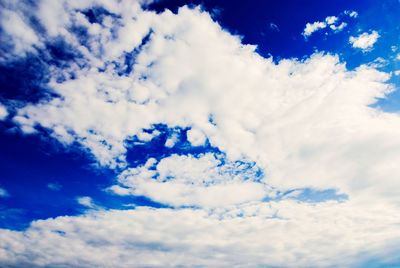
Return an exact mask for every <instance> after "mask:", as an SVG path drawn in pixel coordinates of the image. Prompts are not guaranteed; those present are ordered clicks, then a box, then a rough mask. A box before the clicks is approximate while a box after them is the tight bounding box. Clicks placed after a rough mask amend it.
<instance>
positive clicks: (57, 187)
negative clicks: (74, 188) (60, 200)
mask: <svg viewBox="0 0 400 268" xmlns="http://www.w3.org/2000/svg"><path fill="white" fill-rule="evenodd" d="M47 188H49V189H50V190H52V191H59V190H61V188H62V186H61V184H59V183H58V182H54V183H48V184H47Z"/></svg>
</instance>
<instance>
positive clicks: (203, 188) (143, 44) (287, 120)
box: [0, 0, 400, 267]
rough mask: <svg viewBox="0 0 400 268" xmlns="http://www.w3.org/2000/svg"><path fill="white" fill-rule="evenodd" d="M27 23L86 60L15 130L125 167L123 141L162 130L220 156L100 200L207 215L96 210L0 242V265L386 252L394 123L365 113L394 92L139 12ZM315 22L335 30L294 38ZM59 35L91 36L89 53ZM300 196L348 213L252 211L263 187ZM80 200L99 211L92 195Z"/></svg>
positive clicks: (341, 257) (118, 9)
mask: <svg viewBox="0 0 400 268" xmlns="http://www.w3.org/2000/svg"><path fill="white" fill-rule="evenodd" d="M96 5H100V6H103V7H104V8H105V9H106V10H108V11H109V12H112V13H114V14H117V16H110V15H104V17H103V19H102V21H101V22H90V21H89V20H88V19H87V18H86V17H85V15H84V14H83V13H82V10H84V9H86V8H89V7H92V6H96ZM35 12H36V11H35ZM34 16H37V17H38V19H39V20H40V21H41V22H42V23H43V25H44V27H45V28H46V32H47V35H48V36H49V38H50V37H51V38H53V37H61V38H63V39H64V40H65V41H66V42H67V43H68V44H70V45H71V47H72V48H73V49H76V50H77V51H79V52H80V53H81V54H82V57H80V58H79V59H78V60H77V62H76V64H72V65H71V66H70V67H69V68H68V69H62V70H58V69H54V70H53V71H54V74H55V76H57V75H62V76H63V77H64V78H65V80H57V79H56V77H54V79H52V81H51V82H50V83H49V86H50V87H51V88H52V89H53V90H54V92H55V93H56V94H58V95H59V97H55V98H54V99H52V100H43V101H42V102H40V103H39V104H30V105H27V106H26V107H23V108H21V109H19V110H18V112H17V113H18V114H17V116H15V117H14V121H15V122H17V123H18V124H19V125H20V126H21V128H22V130H23V131H27V132H28V131H33V130H34V129H35V127H36V126H37V125H40V126H42V127H45V128H47V129H49V130H51V131H52V135H53V136H54V137H55V138H57V139H58V140H60V141H61V142H63V143H65V144H66V145H68V144H71V143H73V142H78V143H80V144H82V146H83V147H85V148H87V149H88V150H89V151H90V152H91V153H92V154H93V155H94V157H95V158H96V159H97V160H98V162H99V163H100V164H102V165H108V166H110V167H117V166H118V167H119V168H122V167H124V166H125V165H126V160H125V155H126V151H127V148H126V146H127V145H126V143H125V142H126V140H127V139H131V138H132V137H134V136H136V137H137V139H138V140H139V142H146V141H149V140H151V139H152V138H153V137H155V136H157V135H158V134H159V133H158V132H157V131H149V129H152V127H153V126H154V125H155V124H160V123H161V124H165V125H167V126H168V127H171V128H174V127H181V128H190V130H189V131H188V140H189V142H190V143H191V144H192V145H194V146H201V145H203V144H205V142H206V140H208V142H209V143H210V144H211V145H212V146H214V147H217V148H218V149H219V150H221V151H222V152H223V153H225V154H226V157H225V158H224V160H223V161H222V160H221V159H220V158H218V156H217V155H215V154H205V155H202V156H199V157H198V158H196V157H193V156H177V155H173V156H170V157H168V158H164V159H161V160H159V161H157V160H154V159H150V160H148V161H147V163H146V164H145V165H143V166H140V167H136V168H129V169H126V170H125V171H123V172H122V173H121V174H120V176H119V177H118V184H117V185H114V186H112V187H111V188H110V190H112V191H113V192H114V193H116V194H120V195H129V194H135V195H145V196H147V197H149V198H152V199H153V200H156V201H159V202H162V203H166V204H170V205H172V206H176V207H179V206H185V205H193V206H200V207H203V209H197V210H195V209H175V210H173V209H149V208H140V209H136V210H129V211H99V212H93V211H92V212H88V213H87V214H85V215H83V216H79V217H60V218H57V219H51V220H44V221H37V222H34V223H33V224H32V226H31V227H30V228H28V229H27V230H26V231H25V232H14V231H6V230H2V231H1V232H0V260H1V262H2V263H4V264H5V265H14V266H23V265H25V264H32V265H37V266H54V265H61V266H63V265H64V266H81V267H93V266H101V265H103V266H104V265H106V266H116V267H118V266H122V267H123V266H127V267H129V266H147V265H149V266H157V265H158V266H165V264H166V263H168V264H170V265H171V266H178V265H182V266H193V265H194V264H197V265H204V266H225V267H226V266H233V265H234V266H235V265H236V266H263V265H266V266H267V265H270V266H274V265H277V266H283V265H284V266H296V267H298V266H305V267H307V266H310V265H316V266H329V265H330V266H348V265H349V264H351V263H353V262H354V261H355V260H362V258H361V257H363V255H362V254H363V253H366V254H367V253H371V254H372V252H373V254H376V256H379V257H381V256H382V254H383V253H384V252H385V251H386V252H390V250H391V249H393V250H396V249H398V245H399V242H400V241H399V240H398V237H399V233H398V232H399V228H397V225H398V223H399V217H398V216H397V215H400V213H399V211H398V210H399V209H398V205H399V203H400V195H399V193H398V189H399V188H400V181H399V180H398V178H397V176H398V174H400V168H399V165H398V162H399V161H400V141H399V139H398V137H399V135H400V117H399V115H398V114H389V113H385V112H382V111H380V110H377V109H374V108H372V107H370V105H371V104H373V103H375V102H376V100H377V99H378V98H382V97H384V96H385V95H386V94H387V93H389V92H390V91H391V90H392V87H391V86H390V85H388V84H387V83H386V81H387V79H389V74H386V73H382V72H378V71H377V70H375V69H374V68H373V66H360V67H359V68H356V69H355V70H352V71H350V70H347V69H346V67H345V63H343V62H340V61H339V59H338V57H337V56H334V55H327V54H315V55H312V56H311V57H310V58H308V59H305V60H296V59H288V60H281V61H280V62H278V63H275V62H274V61H273V60H272V59H271V58H269V59H265V58H263V57H261V56H260V55H258V54H257V53H256V52H255V49H256V48H255V47H254V46H251V45H243V44H242V43H241V40H240V38H239V37H237V36H232V35H231V34H229V33H228V32H226V31H224V30H223V29H221V27H220V26H219V25H218V24H217V23H215V22H214V21H213V20H212V19H211V17H210V15H209V14H208V13H206V12H203V11H201V10H200V9H190V8H187V7H183V8H181V9H180V10H179V11H178V13H177V14H174V13H172V12H170V11H165V12H162V13H160V14H156V13H155V12H150V11H145V10H143V9H142V8H141V7H140V3H138V2H136V1H119V2H109V1H104V2H103V1H100V0H98V1H87V2H86V1H50V0H49V1H44V0H43V1H40V2H39V5H38V9H37V13H35V14H34ZM327 23H328V24H330V23H332V24H330V26H332V25H334V26H335V27H340V25H341V24H339V25H338V23H339V22H338V20H334V19H333V18H329V20H327V21H326V22H317V24H316V25H314V24H310V26H309V28H308V30H305V33H304V34H305V36H306V35H307V36H309V35H311V34H312V32H313V31H314V30H315V29H321V28H325V27H327V26H326V25H327ZM71 25H74V26H79V27H84V28H85V29H87V31H88V33H89V34H88V36H87V38H86V39H85V40H86V41H87V42H85V43H82V42H81V41H80V39H79V38H78V37H77V35H76V33H74V32H73V31H70V29H71V27H70V26H71ZM306 29H307V26H306ZM146 36H147V38H145V37H146ZM15 40H16V41H15V42H17V41H18V36H16V37H15ZM39 42H40V41H39ZM353 45H354V44H353ZM34 46H35V44H33V46H32V47H34ZM24 49H26V50H29V49H30V47H29V46H28V47H26V48H24ZM132 51H134V52H135V57H136V58H135V63H134V65H133V66H131V67H132V70H133V71H131V72H127V70H128V69H129V68H127V67H126V66H125V67H124V64H125V63H124V62H125V55H126V53H130V52H132ZM80 63H84V64H80ZM121 66H122V67H121ZM124 71H125V73H124ZM121 73H123V74H121ZM173 143H174V140H171V141H167V144H165V145H166V146H173ZM237 160H245V161H248V162H254V163H256V165H257V167H259V168H260V169H262V171H263V172H264V173H265V174H266V176H265V177H263V178H260V179H259V180H258V177H257V175H256V174H255V173H256V171H255V170H254V169H255V167H252V168H250V169H247V168H246V169H244V168H242V167H240V166H237V165H236V164H235V163H238V162H237ZM306 187H311V188H314V189H337V190H338V191H339V192H340V193H346V194H348V195H349V200H348V201H346V202H342V203H337V202H324V203H319V204H308V203H299V202H296V201H294V200H281V201H271V202H268V203H259V201H260V200H261V199H263V198H264V197H265V196H268V194H270V192H269V191H270V190H269V189H274V191H285V190H292V189H302V188H306ZM271 193H272V192H271ZM77 201H78V202H79V203H80V204H82V205H84V206H86V207H88V208H91V209H98V207H97V206H96V205H95V203H94V202H93V200H92V199H91V198H90V197H83V198H79V199H78V200H77ZM232 204H234V205H235V206H232V207H229V206H230V205H232ZM205 208H209V209H208V210H207V209H205ZM211 208H212V209H211ZM110 234H112V235H110ZM305 245H306V246H305ZM132 256H134V257H132ZM360 256H361V257H360Z"/></svg>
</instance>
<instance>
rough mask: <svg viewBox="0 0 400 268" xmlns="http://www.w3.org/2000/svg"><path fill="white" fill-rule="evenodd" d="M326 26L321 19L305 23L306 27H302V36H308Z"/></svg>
mask: <svg viewBox="0 0 400 268" xmlns="http://www.w3.org/2000/svg"><path fill="white" fill-rule="evenodd" d="M324 28H326V23H325V22H321V21H316V22H313V23H307V24H306V27H305V28H304V31H303V36H304V37H309V36H311V35H312V34H313V33H314V32H316V31H318V30H321V29H324Z"/></svg>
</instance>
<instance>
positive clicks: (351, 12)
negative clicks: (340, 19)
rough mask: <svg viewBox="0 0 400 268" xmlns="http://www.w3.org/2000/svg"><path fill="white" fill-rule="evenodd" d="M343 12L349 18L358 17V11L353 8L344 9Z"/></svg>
mask: <svg viewBox="0 0 400 268" xmlns="http://www.w3.org/2000/svg"><path fill="white" fill-rule="evenodd" d="M344 14H346V15H348V16H349V17H350V18H357V17H358V12H357V11H354V10H346V11H344Z"/></svg>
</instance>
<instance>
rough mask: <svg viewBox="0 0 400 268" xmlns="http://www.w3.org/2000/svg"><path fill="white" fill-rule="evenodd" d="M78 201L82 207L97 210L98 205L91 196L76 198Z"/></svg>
mask: <svg viewBox="0 0 400 268" xmlns="http://www.w3.org/2000/svg"><path fill="white" fill-rule="evenodd" d="M76 201H77V202H78V204H79V205H82V206H84V207H87V208H97V206H96V204H95V203H94V202H93V200H92V198H91V197H90V196H81V197H78V198H76Z"/></svg>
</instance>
